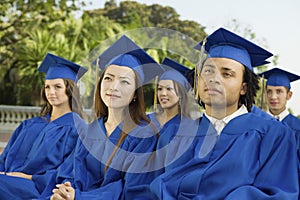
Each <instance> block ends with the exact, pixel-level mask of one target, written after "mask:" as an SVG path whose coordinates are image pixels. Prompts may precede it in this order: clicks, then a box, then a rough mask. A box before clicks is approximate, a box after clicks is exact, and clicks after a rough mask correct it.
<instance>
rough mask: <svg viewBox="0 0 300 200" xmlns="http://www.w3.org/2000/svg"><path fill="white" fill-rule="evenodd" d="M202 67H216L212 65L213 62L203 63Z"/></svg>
mask: <svg viewBox="0 0 300 200" xmlns="http://www.w3.org/2000/svg"><path fill="white" fill-rule="evenodd" d="M203 67H211V68H216V66H214V65H213V64H209V63H208V64H205V65H203Z"/></svg>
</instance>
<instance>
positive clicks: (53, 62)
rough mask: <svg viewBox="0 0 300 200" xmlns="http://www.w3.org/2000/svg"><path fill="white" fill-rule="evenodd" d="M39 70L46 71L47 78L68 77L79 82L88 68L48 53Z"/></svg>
mask: <svg viewBox="0 0 300 200" xmlns="http://www.w3.org/2000/svg"><path fill="white" fill-rule="evenodd" d="M38 71H40V72H44V73H46V77H45V79H46V80H50V79H56V78H66V79H71V80H73V81H75V82H77V81H78V80H79V79H80V78H81V77H82V76H83V75H84V74H85V73H86V72H87V69H86V68H84V67H81V66H79V65H77V64H75V63H73V62H71V61H68V60H66V59H64V58H61V57H59V56H56V55H53V54H51V53H47V55H46V56H45V58H44V60H43V62H42V63H41V65H40V67H39V68H38Z"/></svg>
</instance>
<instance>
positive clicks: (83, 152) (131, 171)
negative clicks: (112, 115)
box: [56, 118, 157, 199]
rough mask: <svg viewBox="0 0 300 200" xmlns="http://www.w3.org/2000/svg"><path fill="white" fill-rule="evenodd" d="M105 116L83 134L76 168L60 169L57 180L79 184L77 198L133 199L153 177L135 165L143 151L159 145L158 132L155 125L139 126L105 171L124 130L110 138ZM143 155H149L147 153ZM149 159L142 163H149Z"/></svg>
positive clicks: (76, 190)
mask: <svg viewBox="0 0 300 200" xmlns="http://www.w3.org/2000/svg"><path fill="white" fill-rule="evenodd" d="M103 120H104V119H103V118H99V119H98V120H97V121H94V122H93V123H91V124H90V125H89V127H88V129H87V131H86V132H85V133H84V134H83V135H81V136H80V140H79V142H78V144H77V146H76V149H75V153H74V161H73V170H59V173H58V176H57V181H56V182H57V183H60V182H65V181H70V182H71V184H72V186H73V187H74V188H75V193H76V194H75V197H76V199H124V198H126V199H132V198H134V197H135V196H136V195H139V193H140V192H142V191H141V189H140V188H143V187H144V185H147V184H149V183H150V181H152V179H153V177H152V176H150V177H149V176H148V174H147V172H144V171H142V172H141V173H137V172H140V171H136V170H140V169H138V168H135V167H136V166H138V163H137V162H138V161H141V160H140V158H139V156H140V154H139V153H145V152H152V151H153V150H154V149H155V146H156V141H157V136H156V135H155V133H154V131H153V129H152V127H151V126H146V125H142V124H141V126H137V127H136V128H135V129H134V130H132V131H131V132H130V133H128V135H127V137H126V138H125V140H124V141H123V142H122V143H121V145H120V148H119V150H118V151H117V152H116V154H115V156H114V158H113V160H112V162H111V164H110V167H109V168H108V169H107V171H106V172H104V169H105V164H107V162H108V159H109V158H110V155H111V154H112V152H113V150H114V147H115V144H116V143H117V141H118V140H119V137H120V135H121V132H122V131H121V129H120V128H118V127H117V128H116V129H115V130H114V131H113V132H112V134H111V135H110V136H109V137H108V138H107V137H106V129H105V126H104V121H103ZM120 127H121V125H120ZM132 153H137V154H132ZM141 157H142V158H143V159H145V160H147V159H148V158H147V157H146V156H145V157H144V156H143V154H141ZM145 160H142V162H140V164H142V163H147V162H146V161H145ZM60 168H63V165H62V166H61V167H60Z"/></svg>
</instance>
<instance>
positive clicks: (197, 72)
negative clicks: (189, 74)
mask: <svg viewBox="0 0 300 200" xmlns="http://www.w3.org/2000/svg"><path fill="white" fill-rule="evenodd" d="M205 44H206V38H204V40H203V43H202V45H201V48H200V55H199V61H198V63H197V65H196V67H195V77H194V89H195V99H196V100H198V98H199V96H198V95H199V94H198V88H197V87H198V85H197V83H198V78H199V77H200V74H201V72H202V68H203V66H202V65H203V61H204V51H205V48H204V47H205Z"/></svg>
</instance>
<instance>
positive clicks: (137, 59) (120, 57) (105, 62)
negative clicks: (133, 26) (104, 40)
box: [93, 35, 163, 83]
mask: <svg viewBox="0 0 300 200" xmlns="http://www.w3.org/2000/svg"><path fill="white" fill-rule="evenodd" d="M93 63H94V64H98V65H99V67H100V69H101V70H104V69H105V68H106V67H107V66H109V65H112V64H115V65H119V66H127V67H129V68H131V69H133V70H135V71H136V72H137V73H138V74H139V75H140V78H141V81H142V82H143V83H147V82H149V81H150V80H152V79H153V78H154V77H155V76H156V75H159V74H161V73H162V72H163V69H162V68H161V66H160V65H159V64H158V63H157V62H156V61H155V60H154V59H153V58H152V57H151V56H150V55H148V54H147V53H146V52H145V51H144V50H143V49H141V48H140V47H139V46H138V45H137V44H135V43H134V42H133V41H132V40H130V39H129V38H128V37H127V36H125V35H123V36H121V37H120V38H119V39H118V40H117V41H116V42H115V43H113V44H112V45H111V46H110V47H109V48H108V49H106V50H105V51H104V52H103V53H102V54H101V55H100V56H99V57H98V59H97V60H96V61H94V62H93Z"/></svg>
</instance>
